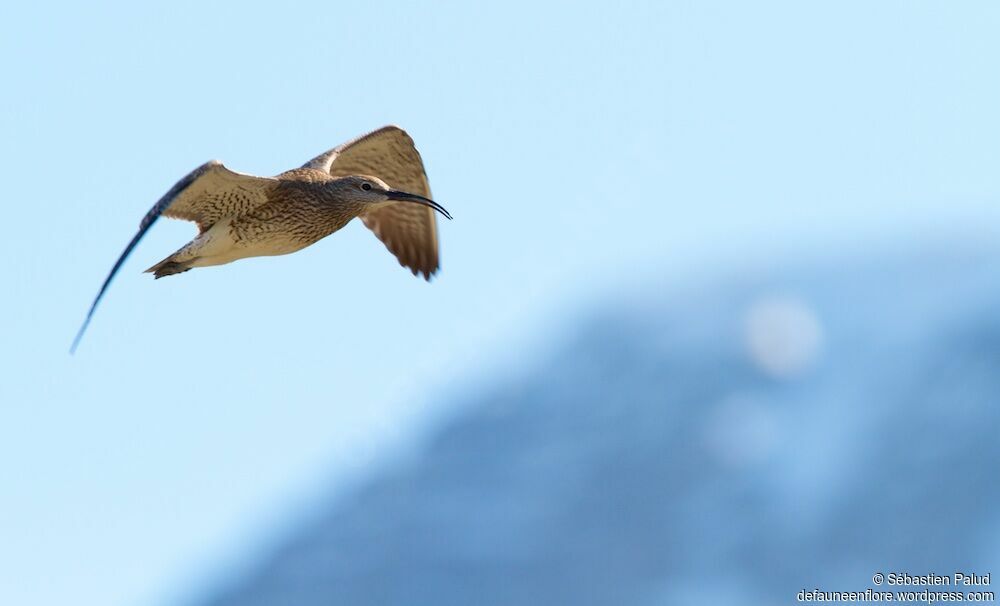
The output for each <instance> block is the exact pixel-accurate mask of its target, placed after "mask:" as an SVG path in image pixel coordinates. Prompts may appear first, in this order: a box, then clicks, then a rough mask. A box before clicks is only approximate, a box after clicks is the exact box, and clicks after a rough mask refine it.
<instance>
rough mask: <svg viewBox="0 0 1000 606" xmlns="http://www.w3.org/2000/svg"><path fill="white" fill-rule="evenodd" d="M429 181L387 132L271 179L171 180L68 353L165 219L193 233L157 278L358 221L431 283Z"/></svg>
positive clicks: (211, 174) (218, 167)
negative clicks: (190, 226) (190, 225)
mask: <svg viewBox="0 0 1000 606" xmlns="http://www.w3.org/2000/svg"><path fill="white" fill-rule="evenodd" d="M430 195H431V191H430V185H428V183H427V174H426V173H425V172H424V165H423V161H422V160H421V159H420V153H419V152H417V148H416V147H415V146H414V145H413V139H411V138H410V136H409V135H408V134H406V131H404V130H403V129H401V128H399V127H397V126H386V127H383V128H380V129H379V130H376V131H374V132H371V133H369V134H367V135H365V136H363V137H359V138H357V139H355V140H353V141H350V142H348V143H345V144H343V145H341V146H339V147H335V148H333V149H331V150H330V151H328V152H326V153H324V154H321V155H319V156H316V157H315V158H313V159H312V160H310V161H309V162H306V163H305V164H304V165H303V166H302V168H296V169H292V170H289V171H286V172H283V173H281V174H280V175H278V176H276V177H256V176H253V175H246V174H242V173H237V172H234V171H231V170H229V169H228V168H226V167H225V166H223V165H222V163H221V162H218V161H215V160H213V161H211V162H206V163H205V164H202V165H201V166H199V167H198V168H196V169H194V170H193V171H191V172H190V173H189V174H188V175H187V176H185V177H184V178H183V179H181V180H180V181H178V182H177V184H176V185H174V186H173V187H172V188H170V191H168V192H167V193H166V194H165V195H164V196H163V197H162V198H160V200H159V201H158V202H157V203H156V204H155V205H154V206H153V208H151V209H150V210H149V212H148V213H146V216H145V217H143V219H142V222H141V223H140V224H139V231H138V233H136V234H135V236H134V237H133V238H132V241H131V242H129V243H128V246H126V247H125V251H124V252H123V253H122V254H121V256H120V257H118V261H116V262H115V264H114V267H112V268H111V272H110V273H109V274H108V277H107V278H106V279H105V280H104V284H102V285H101V289H100V291H98V293H97V297H95V298H94V302H93V303H92V304H91V306H90V310H89V311H88V312H87V317H86V319H84V321H83V325H82V326H81V327H80V331H79V332H78V333H77V335H76V338H75V339H74V340H73V346H72V347H71V348H70V351H71V352H72V351H75V350H76V346H77V345H78V344H79V343H80V338H81V337H83V333H84V331H85V330H86V329H87V325H88V324H89V323H90V319H91V318H92V317H93V315H94V310H95V309H97V304H98V303H99V302H100V301H101V297H103V296H104V292H105V291H106V290H107V288H108V285H109V284H110V283H111V280H112V279H113V278H114V277H115V274H116V273H117V272H118V270H119V269H120V268H121V266H122V264H123V263H124V262H125V259H126V258H128V256H129V254H130V253H131V252H132V250H133V249H134V248H135V247H136V245H137V244H138V243H139V240H141V239H142V237H143V236H144V235H145V234H146V232H147V231H148V230H149V228H150V227H152V226H153V223H155V222H156V220H157V219H158V218H159V217H160V215H164V216H166V217H169V218H172V219H184V220H187V221H194V222H195V223H196V224H197V225H198V235H197V236H196V237H195V238H194V239H193V240H191V241H190V242H188V243H187V244H186V245H184V246H183V247H181V248H180V249H179V250H178V251H177V252H175V253H174V254H172V255H170V256H169V257H167V258H166V259H164V260H162V261H160V262H159V263H157V264H156V265H154V266H152V267H150V268H149V269H147V270H146V271H147V272H151V273H152V274H153V275H154V276H155V277H156V278H162V277H164V276H170V275H173V274H178V273H182V272H185V271H188V270H189V269H192V268H194V267H205V266H208V265H222V264H224V263H230V262H232V261H235V260H237V259H243V258H246V257H260V256H269V255H286V254H289V253H293V252H296V251H298V250H301V249H303V248H305V247H306V246H309V245H310V244H313V243H315V242H317V241H319V240H321V239H322V238H325V237H326V236H328V235H330V234H332V233H333V232H335V231H337V230H338V229H340V228H341V227H343V226H344V225H346V224H347V223H348V222H349V221H350V220H351V219H353V218H355V217H360V218H361V220H362V221H363V222H364V224H365V225H367V226H368V228H369V229H371V230H372V231H373V232H375V235H376V236H377V237H378V238H379V239H380V240H381V241H382V242H383V243H384V244H385V246H386V248H388V249H389V251H390V252H391V253H392V254H394V255H395V256H396V258H397V259H398V260H399V264H400V265H402V266H404V267H407V268H409V269H410V271H412V272H413V275H417V274H418V273H421V274H423V276H424V278H425V279H427V280H430V277H431V275H432V274H434V272H436V271H437V269H438V267H439V263H438V243H437V226H436V223H435V220H434V211H437V212H439V213H441V214H443V215H444V216H446V217H448V218H449V219H450V218H451V215H450V214H448V211H446V210H445V209H444V208H443V207H442V206H441V205H439V204H438V203H437V202H434V201H433V200H431V199H430Z"/></svg>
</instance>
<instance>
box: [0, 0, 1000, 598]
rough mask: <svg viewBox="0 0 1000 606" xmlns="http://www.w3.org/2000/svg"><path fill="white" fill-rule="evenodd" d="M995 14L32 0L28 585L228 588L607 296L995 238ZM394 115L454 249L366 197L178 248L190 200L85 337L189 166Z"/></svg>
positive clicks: (22, 128)
mask: <svg viewBox="0 0 1000 606" xmlns="http://www.w3.org/2000/svg"><path fill="white" fill-rule="evenodd" d="M8 4H11V3H8ZM997 31H1000V8H998V7H997V5H996V4H995V3H989V2H963V3H961V4H958V3H947V2H933V3H932V2H880V3H870V2H842V1H841V2H827V3H801V2H755V3H744V2H698V3H694V2H663V3H652V2H651V3H646V4H643V3H623V4H608V3H586V2H576V3H565V4H558V3H552V4H548V3H524V4H518V3H516V2H513V3H503V5H502V6H494V7H488V8H482V7H472V6H468V5H466V4H461V3H454V4H449V3H441V4H437V5H435V6H434V7H429V6H428V7H418V6H414V5H411V4H410V3H378V2H373V3H351V4H350V5H348V6H337V4H336V3H328V2H326V3H312V4H302V5H296V6H294V7H292V6H285V7H282V8H279V7H278V6H277V5H274V6H266V5H260V4H255V3H252V2H251V3H231V4H224V3H217V4H214V5H213V6H210V7H209V6H205V5H203V3H195V2H170V3H164V4H162V5H158V6H139V5H135V4H132V3H121V4H101V5H96V6H95V5H75V4H74V5H69V4H67V5H60V4H43V3H13V5H10V6H5V7H4V8H2V9H0V67H2V72H0V73H2V78H3V82H4V89H5V92H4V94H3V95H2V96H0V107H2V112H0V127H2V132H3V137H2V140H0V160H2V162H3V165H4V166H5V170H4V179H5V188H4V199H5V202H4V203H3V209H4V215H5V216H4V219H5V223H6V225H7V231H6V234H5V237H4V238H3V240H2V241H0V253H3V257H4V258H5V259H6V260H7V263H6V264H5V270H4V275H5V277H6V280H5V283H6V284H7V286H8V290H9V292H8V293H7V296H6V297H4V298H3V300H2V302H0V312H2V316H3V317H4V318H5V321H4V323H3V337H4V338H3V339H2V343H3V345H2V346H0V367H2V368H3V369H4V370H3V380H2V383H0V403H2V404H0V507H2V512H3V515H2V516H0V536H2V537H3V540H2V541H0V603H4V604H27V603H31V604H36V605H48V604H52V605H55V604H66V603H74V604H81V605H88V604H102V605H106V606H133V605H136V604H149V603H154V604H169V603H174V602H175V601H176V600H178V599H183V598H185V597H188V596H191V595H198V592H199V591H200V590H202V589H204V588H205V587H208V586H211V584H212V583H213V582H216V581H217V580H218V579H219V578H221V577H222V576H224V575H225V574H227V571H228V572H231V571H232V570H234V567H238V566H240V565H241V563H245V562H247V561H252V559H253V557H255V555H256V554H258V553H261V552H262V550H263V549H264V547H263V546H265V545H266V544H267V543H268V541H269V540H273V539H274V537H276V536H279V535H280V532H281V529H283V528H287V527H289V526H291V525H293V524H294V522H295V520H296V519H297V517H298V516H300V515H303V512H307V511H308V510H309V505H310V503H312V502H314V501H315V499H317V498H318V496H320V495H322V494H326V493H327V491H329V490H334V489H335V487H336V486H337V485H338V484H337V482H338V481H346V480H347V479H349V478H351V477H356V476H357V475H358V474H361V473H363V472H364V471H365V470H367V469H370V468H371V466H372V465H373V463H374V462H377V461H380V460H382V459H384V457H386V456H387V453H392V452H394V449H396V450H398V448H399V447H400V445H401V444H403V445H405V444H406V443H408V440H409V439H411V438H412V437H413V436H414V435H418V433H419V430H420V428H422V427H426V426H428V424H430V423H433V420H434V419H435V418H436V415H438V414H441V413H442V411H443V410H444V409H445V407H446V406H447V405H448V404H449V403H450V402H453V401H455V400H456V399H460V398H461V397H462V396H463V395H464V394H471V393H475V392H476V391H478V390H479V389H482V388H483V386H488V385H489V384H490V383H491V382H493V381H498V380H501V379H500V378H498V377H501V378H502V377H503V376H504V375H505V374H514V373H518V372H521V371H522V369H526V368H529V367H530V366H531V363H532V360H534V359H537V357H538V356H539V355H544V351H545V349H546V347H549V346H550V345H549V344H550V343H551V342H552V341H553V340H555V339H558V337H559V335H560V334H562V333H563V332H564V331H566V330H569V329H570V327H571V325H572V322H573V320H574V319H575V318H577V317H579V316H580V315H582V314H585V313H587V310H588V309H590V308H591V307H592V306H593V305H596V304H597V303H598V302H599V301H601V300H606V299H608V298H615V297H624V296H627V295H626V294H622V293H630V292H636V293H638V292H642V291H643V290H642V289H643V288H644V287H645V285H646V284H649V283H655V284H660V283H667V282H671V281H673V282H685V281H690V280H694V279H699V278H701V277H703V276H706V275H712V274H713V272H716V271H718V270H719V269H720V268H726V267H732V266H734V264H738V263H739V262H741V261H742V260H745V259H747V258H748V257H749V258H762V259H774V261H773V262H774V263H781V262H784V261H785V260H787V259H788V257H787V254H788V253H787V251H802V252H803V253H805V254H814V255H820V256H822V255H839V254H853V255H858V254H862V255H863V254H865V251H866V250H870V249H872V248H877V247H883V246H898V245H900V243H902V245H906V244H907V243H909V242H923V241H927V240H945V241H953V240H954V241H957V240H959V239H962V240H968V239H971V240H973V241H990V240H994V239H995V236H996V235H997V232H998V226H1000V205H998V203H997V200H998V197H1000V177H998V174H1000V173H998V170H997V167H998V166H1000V162H998V161H1000V143H998V142H1000V113H998V111H997V108H998V107H1000V84H998V80H997V78H996V65H997V61H998V60H1000V39H998V37H997V35H996V32H997ZM386 123H397V124H400V125H402V126H403V127H404V128H406V129H407V130H409V132H410V133H411V134H412V135H413V137H414V138H415V140H416V142H417V145H418V147H419V148H420V150H421V152H422V154H423V156H424V159H425V163H426V165H427V169H428V173H429V176H430V181H431V187H432V189H433V192H434V196H435V198H436V199H437V200H439V201H440V202H441V203H442V204H444V205H445V206H446V207H447V208H448V209H449V210H450V211H451V212H452V214H453V215H454V216H455V220H454V221H452V222H446V223H444V224H442V225H441V226H440V227H441V229H440V238H441V243H442V262H443V270H442V272H441V274H440V275H439V278H438V279H437V280H435V281H434V282H433V283H431V284H427V283H424V282H423V281H420V280H417V279H414V278H413V277H412V276H410V274H409V273H408V272H406V271H404V270H402V269H401V268H400V267H398V266H397V265H396V262H395V260H394V259H393V258H392V257H391V256H390V255H389V254H388V253H387V252H386V251H384V249H383V248H382V245H381V244H380V243H379V242H378V241H377V240H376V239H375V238H374V237H373V236H372V235H371V234H370V233H368V232H367V231H366V230H365V229H364V228H363V227H362V226H361V225H359V224H352V225H349V226H348V227H347V228H345V229H344V230H343V231H342V232H340V233H337V234H336V235H335V236H334V237H331V238H329V239H327V240H324V241H322V242H320V243H319V244H317V245H315V246H313V247H311V248H309V249H307V250H305V251H302V252H300V253H297V254H295V255H293V256H288V257H275V258H263V259H255V260H248V261H241V262H237V263H235V264H232V265H228V266H224V267H217V268H208V269H202V270H197V271H192V272H189V273H186V274H184V275H182V276H179V277H174V278H170V279H164V280H160V281H156V282H154V281H153V280H152V279H151V278H150V277H149V276H146V275H143V274H141V271H142V270H143V269H145V268H146V267H148V266H149V265H151V264H152V263H154V262H156V261H158V260H159V259H161V258H162V257H164V256H166V255H167V254H169V253H170V252H172V251H173V250H175V249H176V248H177V247H178V246H180V245H181V244H183V243H184V242H186V241H187V240H188V239H189V238H190V237H191V235H192V234H193V231H194V228H193V227H192V226H191V225H190V224H186V223H181V222H171V221H163V222H160V223H158V224H157V225H156V227H155V228H154V230H152V232H151V233H150V234H149V235H148V236H147V237H146V239H145V240H144V241H143V243H142V244H141V245H140V247H139V248H138V249H137V250H136V252H135V253H134V254H133V256H132V258H131V259H130V260H129V262H128V263H127V264H126V265H125V267H124V269H123V271H122V272H121V273H120V274H119V276H118V278H117V280H116V282H115V283H114V284H113V285H112V287H111V289H110V291H109V292H108V295H107V297H106V298H105V300H104V303H103V304H102V307H101V308H100V309H99V310H98V313H97V315H96V317H95V319H94V322H93V324H92V326H91V328H90V331H89V333H88V334H87V336H86V338H85V340H84V342H83V343H82V345H81V347H80V350H79V352H78V354H77V355H76V356H74V357H70V356H68V355H67V349H68V347H69V344H70V341H71V339H72V337H73V335H74V333H75V331H76V329H77V327H78V325H79V322H80V321H81V320H82V319H83V315H84V313H85V311H86V308H87V306H88V305H89V303H90V300H91V298H92V296H93V295H94V293H95V292H96V290H97V288H98V286H99V285H100V282H101V280H103V278H104V276H105V275H106V272H107V270H108V269H109V268H110V266H111V264H112V263H113V262H114V260H115V258H116V257H117V255H118V254H119V253H120V251H121V249H122V248H123V247H124V245H125V244H126V243H127V242H128V240H129V238H130V237H131V236H132V234H133V233H134V231H135V229H136V227H137V225H138V222H139V220H140V218H141V217H142V215H143V214H144V213H145V212H146V210H147V209H148V208H149V207H150V206H151V205H152V203H153V202H154V201H155V200H156V199H157V198H158V197H159V196H160V195H162V193H163V192H165V191H166V190H167V189H168V188H169V187H170V186H171V185H172V184H173V183H174V182H175V181H176V180H177V179H178V178H179V177H181V176H182V175H184V174H185V173H186V172H187V171H189V170H190V169H192V168H193V167H195V166H197V165H198V164H200V163H202V162H204V161H205V160H208V159H211V158H218V159H221V160H223V161H224V162H226V164H227V166H229V167H230V168H233V169H235V170H239V171H244V172H252V173H258V174H276V173H278V172H281V171H282V170H285V169H288V168H291V167H293V166H298V165H299V164H301V163H303V162H304V161H306V160H307V159H309V158H311V157H313V156H314V155H316V154H317V153H319V152H321V151H323V150H325V149H327V148H329V147H332V146H334V145H337V144H339V143H340V142H342V141H344V140H347V139H350V138H353V137H355V136H357V135H359V134H361V133H363V132H366V131H369V130H372V129H374V128H377V127H379V126H381V125H383V124H386ZM616 293H617V294H616Z"/></svg>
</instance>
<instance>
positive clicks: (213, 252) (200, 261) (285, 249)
mask: <svg viewBox="0 0 1000 606" xmlns="http://www.w3.org/2000/svg"><path fill="white" fill-rule="evenodd" d="M345 223H346V222H345ZM342 226H343V225H337V226H336V229H333V230H326V229H324V230H322V231H317V232H312V233H308V234H301V233H298V234H297V233H287V232H285V231H282V230H278V229H260V230H255V231H252V232H251V231H248V230H241V229H239V226H237V228H235V229H234V228H233V226H231V225H230V224H229V222H228V221H222V222H220V223H217V224H216V225H214V226H213V227H212V228H211V229H209V230H208V231H207V232H205V233H203V234H201V235H200V236H198V237H197V238H195V239H194V240H193V241H192V242H191V244H189V245H188V247H186V249H187V250H186V251H185V252H186V253H187V255H186V256H188V258H193V261H192V263H191V267H208V266H211V265H223V264H225V263H232V262H233V261H236V260H238V259H246V258H249V257H271V256H276V255H287V254H291V253H293V252H297V251H300V250H302V249H303V248H305V247H307V246H309V245H311V244H314V243H315V242H317V241H319V240H321V239H322V238H324V237H326V236H327V235H329V234H330V233H333V232H334V231H337V229H340V227H342ZM331 227H333V226H331Z"/></svg>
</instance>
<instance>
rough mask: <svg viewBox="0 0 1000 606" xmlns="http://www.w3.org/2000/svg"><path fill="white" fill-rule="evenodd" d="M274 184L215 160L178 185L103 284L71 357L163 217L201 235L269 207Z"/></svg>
mask: <svg viewBox="0 0 1000 606" xmlns="http://www.w3.org/2000/svg"><path fill="white" fill-rule="evenodd" d="M273 183H275V180H274V179H270V178H266V177H255V176H253V175H244V174H242V173H237V172H234V171H231V170H229V169H228V168H226V167H225V166H223V165H222V163H221V162H218V161H216V160H212V161H209V162H206V163H205V164H202V165H201V166H199V167H198V168H196V169H194V170H193V171H191V172H190V173H188V174H187V175H185V176H184V178H182V179H181V180H180V181H178V182H177V183H176V184H174V186H173V187H171V188H170V191H168V192H167V193H165V194H164V195H163V197H161V198H160V199H159V200H158V201H157V202H156V204H154V205H153V208H151V209H149V212H147V213H146V216H144V217H143V218H142V221H140V222H139V231H138V232H136V234H135V235H134V236H133V237H132V240H131V241H130V242H129V243H128V245H127V246H126V247H125V250H124V251H123V252H122V254H121V255H119V257H118V260H117V261H115V264H114V266H113V267H112V268H111V271H110V272H109V273H108V277H107V278H105V279H104V283H103V284H101V289H100V290H99V291H98V292H97V296H96V297H94V302H93V303H92V304H91V305H90V309H89V310H88V311H87V317H86V318H85V319H84V321H83V325H82V326H80V330H79V332H77V333H76V338H74V339H73V345H72V346H71V347H70V353H73V352H74V351H76V347H77V345H79V344H80V339H81V338H83V333H84V332H85V331H86V330H87V326H88V325H89V324H90V320H91V318H92V317H93V316H94V311H95V310H96V309H97V304H98V303H100V302H101V298H102V297H104V293H105V291H107V289H108V286H109V285H110V284H111V281H112V280H113V279H114V277H115V274H117V273H118V270H119V269H121V266H122V265H123V264H124V263H125V259H127V258H128V256H129V255H130V254H132V251H133V250H134V249H135V247H136V246H137V245H138V244H139V241H140V240H142V237H143V236H145V235H146V232H148V231H149V228H151V227H152V226H153V224H154V223H156V220H157V219H159V218H160V215H163V216H166V217H171V218H176V219H184V220H187V221H194V222H196V223H197V224H198V227H199V229H201V231H205V230H206V229H208V228H209V227H211V226H212V225H213V224H215V222H216V221H218V220H219V219H221V218H222V217H224V216H229V215H234V214H242V213H245V212H247V211H249V210H251V209H253V208H256V206H259V205H260V204H263V203H265V202H266V201H267V193H268V191H269V190H270V186H271V185H272V184H273Z"/></svg>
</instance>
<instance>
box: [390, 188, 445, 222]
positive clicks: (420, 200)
mask: <svg viewBox="0 0 1000 606" xmlns="http://www.w3.org/2000/svg"><path fill="white" fill-rule="evenodd" d="M385 194H386V196H388V197H389V199H390V200H400V201H402V202H416V203H417V204H423V205H424V206H429V207H431V208H433V209H434V210H436V211H438V212H439V213H441V214H442V215H444V216H446V217H448V218H449V219H451V214H450V213H449V212H448V211H447V210H445V209H444V207H443V206H441V205H440V204H438V203H437V202H435V201H434V200H431V199H430V198H425V197H423V196H418V195H417V194H410V193H407V192H405V191H395V190H389V191H387V192H385Z"/></svg>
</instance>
